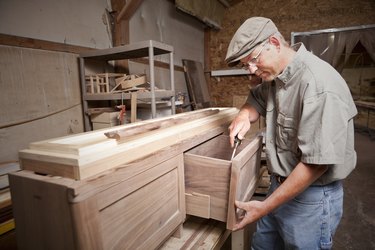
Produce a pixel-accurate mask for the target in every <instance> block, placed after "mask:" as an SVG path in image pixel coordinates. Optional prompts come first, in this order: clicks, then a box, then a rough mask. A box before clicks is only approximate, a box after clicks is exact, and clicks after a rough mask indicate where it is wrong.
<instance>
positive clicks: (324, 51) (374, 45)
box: [292, 25, 375, 72]
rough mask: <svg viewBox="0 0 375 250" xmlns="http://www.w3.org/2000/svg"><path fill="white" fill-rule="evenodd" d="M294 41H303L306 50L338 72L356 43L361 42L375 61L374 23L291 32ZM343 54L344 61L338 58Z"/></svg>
mask: <svg viewBox="0 0 375 250" xmlns="http://www.w3.org/2000/svg"><path fill="white" fill-rule="evenodd" d="M292 41H293V42H294V43H298V42H303V44H304V45H305V46H306V48H307V50H309V51H311V52H312V53H313V54H315V55H317V56H319V57H320V58H322V59H323V60H325V61H326V62H328V63H330V64H331V65H332V66H334V67H335V68H336V69H337V70H338V71H339V72H341V71H342V70H343V67H344V65H345V64H346V63H347V61H348V60H349V57H350V55H351V53H352V51H353V49H354V47H355V46H356V45H357V43H358V42H361V44H362V45H363V47H364V48H365V49H366V50H367V52H368V54H369V55H370V56H371V58H372V60H373V61H375V25H368V26H359V27H352V28H343V29H330V30H320V31H312V32H298V33H293V32H292ZM343 54H344V55H345V57H344V62H343V61H342V60H340V58H342V55H343Z"/></svg>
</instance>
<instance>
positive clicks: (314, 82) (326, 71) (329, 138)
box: [247, 44, 357, 185]
mask: <svg viewBox="0 0 375 250" xmlns="http://www.w3.org/2000/svg"><path fill="white" fill-rule="evenodd" d="M295 49H298V50H297V53H296V55H295V57H294V59H293V61H292V62H291V63H290V64H289V65H288V66H287V67H286V68H285V70H284V71H283V72H282V73H281V74H280V75H279V76H278V77H277V78H276V79H275V80H274V81H272V82H264V83H262V84H260V85H258V86H257V87H255V88H253V89H252V90H251V91H250V94H249V97H248V100H247V102H248V103H249V104H250V105H252V106H253V107H255V108H256V109H257V111H258V112H259V113H260V114H261V115H262V116H265V117H266V124H267V125H266V126H267V127H266V155H267V160H268V169H269V170H270V172H271V173H274V174H278V175H281V176H288V175H289V174H290V173H291V171H293V169H294V168H295V167H296V166H297V164H298V163H299V162H303V163H307V164H318V165H328V166H329V169H328V171H327V172H326V173H324V174H323V175H322V176H321V177H320V178H319V179H318V180H317V181H316V183H314V184H316V185H324V184H328V183H331V182H333V181H336V180H341V179H344V178H345V177H346V176H347V175H348V174H349V173H350V172H351V171H352V170H353V169H354V168H355V164H356V160H357V157H356V152H355V151H354V125H353V117H354V116H355V115H356V114H357V109H356V107H355V104H354V101H353V98H352V96H351V94H350V91H349V88H348V86H347V84H346V82H345V80H344V79H343V78H342V77H341V75H340V74H339V73H338V72H337V71H336V70H335V69H334V68H333V67H332V66H331V65H329V64H328V63H326V62H325V61H323V60H321V59H319V58H318V57H316V56H315V55H313V54H312V53H310V52H308V51H307V50H306V48H305V46H304V45H303V44H297V45H295Z"/></svg>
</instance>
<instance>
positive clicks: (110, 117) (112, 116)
mask: <svg viewBox="0 0 375 250" xmlns="http://www.w3.org/2000/svg"><path fill="white" fill-rule="evenodd" d="M119 114H120V112H119V111H118V112H103V113H101V114H97V115H91V121H92V122H99V123H116V122H117V121H118V119H117V117H118V115H119Z"/></svg>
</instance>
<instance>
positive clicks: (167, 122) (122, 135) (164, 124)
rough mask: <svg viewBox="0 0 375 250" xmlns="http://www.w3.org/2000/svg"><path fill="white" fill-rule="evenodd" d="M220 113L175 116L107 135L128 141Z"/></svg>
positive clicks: (204, 111) (204, 112)
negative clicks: (129, 138)
mask: <svg viewBox="0 0 375 250" xmlns="http://www.w3.org/2000/svg"><path fill="white" fill-rule="evenodd" d="M217 113H219V110H218V109H208V110H200V111H195V112H192V113H190V114H189V115H188V116H187V115H175V116H173V117H168V118H166V119H163V120H158V121H154V122H152V123H143V124H139V125H138V126H136V127H132V128H126V129H119V130H117V131H111V132H108V133H106V134H105V135H106V136H107V137H108V138H114V139H116V140H126V139H127V138H128V137H129V136H132V135H137V134H141V133H145V132H149V131H152V130H155V129H160V128H168V127H171V126H173V125H177V124H182V123H184V122H187V121H189V120H194V119H200V118H204V117H207V116H210V115H214V114H217Z"/></svg>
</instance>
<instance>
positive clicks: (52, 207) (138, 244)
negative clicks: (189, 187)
mask: <svg viewBox="0 0 375 250" xmlns="http://www.w3.org/2000/svg"><path fill="white" fill-rule="evenodd" d="M237 113H238V110H236V109H234V108H210V109H206V110H197V111H192V112H188V113H182V114H177V115H174V116H172V117H164V118H159V119H153V120H147V121H143V122H139V123H132V124H127V125H122V126H117V127H114V128H108V129H103V130H98V131H90V132H86V133H81V134H76V135H70V136H66V137H61V138H55V139H49V140H45V141H41V142H34V143H31V144H30V145H29V149H25V150H22V151H21V152H20V162H21V168H22V171H20V172H17V173H13V174H10V175H9V180H10V189H11V195H12V204H13V208H14V210H13V211H14V217H15V223H16V235H17V244H18V246H19V249H41V250H43V249H48V250H49V249H69V250H70V249H90V250H92V249H154V248H156V247H158V246H159V244H161V243H162V242H163V241H164V240H166V239H167V238H168V237H169V236H170V235H171V234H172V233H173V232H174V231H176V229H178V228H180V227H181V226H180V225H182V223H183V222H184V220H185V215H186V213H185V210H186V206H185V182H184V170H183V168H184V167H183V165H184V162H183V159H184V157H183V153H184V152H186V151H188V150H189V149H191V148H194V147H195V146H197V145H199V144H201V143H203V142H205V141H207V140H210V139H212V138H214V137H216V136H218V135H220V134H222V133H223V132H224V131H227V127H228V124H229V123H230V122H231V121H232V120H233V118H234V116H235V115H236V114H237ZM226 144H227V142H226Z"/></svg>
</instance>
